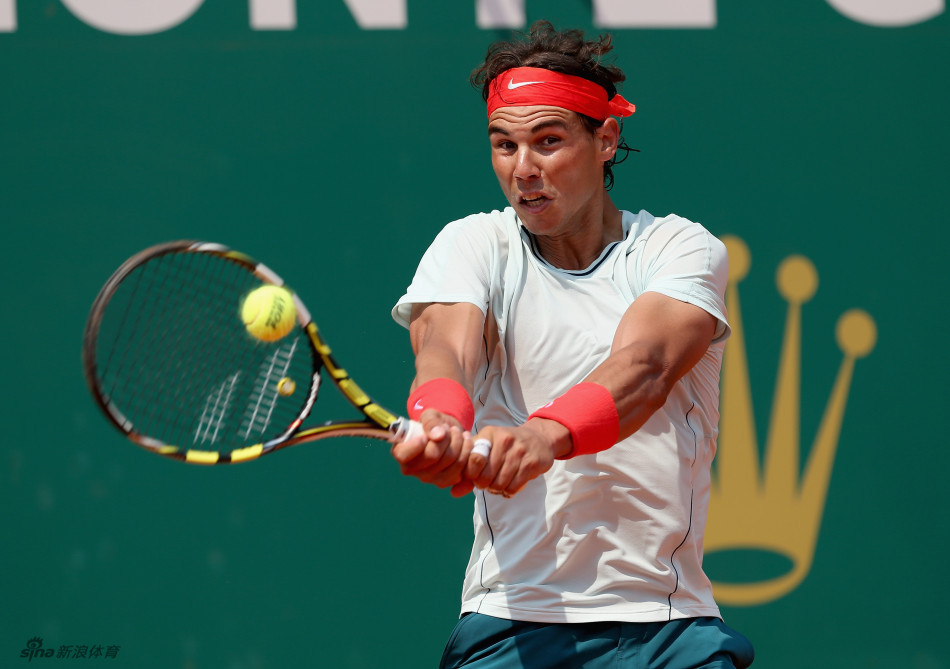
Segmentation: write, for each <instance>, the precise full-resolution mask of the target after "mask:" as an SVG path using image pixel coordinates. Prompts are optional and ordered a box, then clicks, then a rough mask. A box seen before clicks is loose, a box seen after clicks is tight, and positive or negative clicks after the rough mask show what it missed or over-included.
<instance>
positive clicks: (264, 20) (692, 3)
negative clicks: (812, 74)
mask: <svg viewBox="0 0 950 669" xmlns="http://www.w3.org/2000/svg"><path fill="white" fill-rule="evenodd" d="M214 1H215V2H226V1H227V0H214ZM336 1H339V0H336ZM343 1H344V2H345V3H346V6H347V9H349V11H350V14H352V15H353V19H354V20H355V21H356V24H357V25H358V26H359V27H360V28H363V29H364V30H378V29H388V30H404V29H406V28H407V27H408V25H409V18H408V11H407V3H408V2H409V1H410V0H343ZM809 1H812V2H818V1H819V0H809ZM825 1H826V2H827V3H828V4H829V5H830V6H831V7H833V8H834V9H835V10H836V11H838V12H839V13H841V14H843V15H844V16H846V17H848V18H849V19H851V20H853V21H857V22H858V23H863V24H866V25H871V26H878V27H884V28H897V27H902V26H910V25H914V24H917V23H923V22H924V21H929V20H930V19H932V18H934V17H936V16H939V15H940V14H943V13H944V11H946V0H825ZM61 2H62V4H63V5H65V6H66V7H67V8H68V9H69V11H71V12H72V13H73V14H74V15H75V16H76V18H78V19H79V20H81V21H83V22H84V23H86V24H88V25H90V26H92V27H94V28H98V29H99V30H103V31H105V32H109V33H116V34H120V35H147V34H152V33H159V32H163V31H165V30H170V29H171V28H174V27H175V26H177V25H179V24H180V23H182V22H184V21H186V20H187V19H188V18H189V17H190V16H191V15H192V14H194V13H195V11H197V9H198V8H199V7H201V5H203V4H204V2H205V0H135V1H134V2H133V1H132V0H61ZM248 7H249V11H250V16H249V22H250V26H251V28H252V29H254V30H293V29H295V28H296V27H297V0H248ZM592 7H593V17H592V18H593V22H594V25H596V26H598V27H600V28H609V29H622V28H715V27H716V0H592ZM475 21H476V24H477V25H478V27H479V28H485V29H492V28H524V27H525V23H526V21H527V19H526V17H525V0H475ZM16 30H17V0H0V33H9V32H15V31H16Z"/></svg>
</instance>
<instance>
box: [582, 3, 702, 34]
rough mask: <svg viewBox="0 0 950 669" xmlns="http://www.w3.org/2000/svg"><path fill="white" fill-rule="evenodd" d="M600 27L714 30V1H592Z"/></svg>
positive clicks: (597, 23)
mask: <svg viewBox="0 0 950 669" xmlns="http://www.w3.org/2000/svg"><path fill="white" fill-rule="evenodd" d="M594 25H595V26H599V27H601V28H715V27H716V0H637V1H636V2H631V0H594Z"/></svg>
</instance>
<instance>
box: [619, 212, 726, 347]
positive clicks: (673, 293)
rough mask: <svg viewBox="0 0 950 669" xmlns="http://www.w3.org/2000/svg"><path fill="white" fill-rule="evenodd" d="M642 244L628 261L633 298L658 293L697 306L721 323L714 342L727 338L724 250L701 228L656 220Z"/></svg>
mask: <svg viewBox="0 0 950 669" xmlns="http://www.w3.org/2000/svg"><path fill="white" fill-rule="evenodd" d="M641 241H642V243H638V244H635V245H634V247H633V249H632V252H631V253H630V254H629V255H628V258H627V276H628V279H629V280H630V283H631V289H632V290H633V292H634V294H635V295H639V294H641V293H644V292H647V291H650V292H656V293H660V294H662V295H666V296H668V297H672V298H674V299H677V300H680V301H681V302H686V303H688V304H693V305H695V306H698V307H700V308H701V309H703V310H705V311H707V312H708V313H710V314H712V315H713V316H715V317H716V319H718V321H719V325H718V326H717V328H716V338H715V339H714V341H722V340H725V339H726V338H728V336H729V334H730V333H731V329H730V327H729V323H728V317H727V314H726V305H725V292H726V282H727V280H728V275H729V258H728V255H727V253H726V247H725V245H724V244H723V243H722V242H721V241H719V240H718V239H717V238H716V237H715V236H713V235H712V234H711V233H710V232H709V231H708V230H706V229H705V228H704V227H703V226H702V225H700V224H699V223H694V222H692V221H689V220H687V219H685V218H681V217H679V216H668V217H666V218H662V219H656V221H655V222H654V224H653V225H652V226H650V227H649V228H648V229H647V230H646V231H644V234H643V237H642V239H641Z"/></svg>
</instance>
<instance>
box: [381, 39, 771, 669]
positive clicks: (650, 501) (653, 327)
mask: <svg viewBox="0 0 950 669" xmlns="http://www.w3.org/2000/svg"><path fill="white" fill-rule="evenodd" d="M610 50H611V39H610V37H609V36H602V37H600V38H598V39H593V40H588V39H587V38H586V37H585V36H584V34H583V33H582V32H580V31H574V30H567V31H557V30H555V29H554V28H553V26H551V25H550V24H549V23H546V22H541V23H538V24H536V25H535V26H533V27H532V29H531V31H530V33H529V34H528V35H525V36H522V37H520V38H518V39H515V40H513V41H511V42H502V43H497V44H495V45H493V46H492V47H491V48H490V49H489V51H488V55H487V58H486V60H485V62H484V63H483V64H482V66H481V67H480V68H478V69H477V70H476V71H475V73H474V74H473V76H472V81H473V83H474V84H475V85H477V86H481V87H482V91H483V97H484V99H485V101H486V103H487V114H488V123H487V128H488V140H489V143H490V146H491V162H492V167H493V168H494V171H495V174H496V175H497V177H498V183H499V185H500V186H501V189H502V192H503V193H504V195H505V198H506V199H507V203H508V206H507V207H506V208H505V209H504V210H502V211H492V212H491V213H483V214H475V215H472V216H469V217H467V218H464V219H462V220H458V221H455V222H452V223H449V224H448V225H447V226H446V227H445V228H444V229H443V230H442V231H441V232H440V233H439V235H438V236H437V237H436V239H435V240H434V241H433V243H432V245H431V246H430V247H429V249H428V250H427V252H426V253H425V255H424V256H423V258H422V260H421V262H420V264H419V266H418V269H417V271H416V274H415V277H414V278H413V280H412V283H411V285H410V286H409V288H408V290H407V292H406V294H405V295H404V296H403V297H402V298H401V299H400V300H399V301H398V303H397V304H396V306H395V307H394V309H393V316H394V318H395V319H396V320H397V321H398V322H399V323H401V324H403V325H404V326H406V327H408V328H409V334H410V339H411V342H412V347H413V351H414V353H415V362H416V377H415V381H414V383H413V387H412V389H411V396H410V398H409V402H408V410H409V413H410V415H411V416H412V417H414V418H416V419H418V420H420V421H421V422H422V423H423V426H424V427H425V430H426V438H419V439H417V440H412V441H406V442H403V443H399V444H395V445H394V446H393V449H392V453H393V456H394V457H395V459H396V460H397V461H398V463H399V465H400V467H401V469H402V471H403V472H404V473H405V474H408V475H413V476H416V477H418V478H420V479H421V480H422V481H425V482H428V483H432V484H434V485H438V486H441V487H450V488H451V490H452V493H453V494H455V495H465V494H467V493H469V492H471V491H473V490H474V491H475V493H476V494H475V513H474V526H475V527H474V529H475V539H474V546H473V549H472V554H471V559H470V561H469V564H468V568H467V571H466V574H465V579H464V585H463V592H462V607H461V612H462V616H461V618H460V620H459V622H458V625H457V627H456V629H455V631H454V633H453V634H452V636H451V638H450V640H449V642H448V645H447V646H446V648H445V651H444V655H443V659H442V666H443V667H471V668H473V669H474V668H477V669H487V668H495V667H498V668H505V669H509V668H512V667H530V668H535V667H536V668H541V667H544V668H546V669H547V668H551V667H585V668H588V667H589V668H594V669H599V668H602V667H603V668H606V667H638V668H639V667H642V668H644V669H646V668H659V667H664V668H670V669H676V668H680V667H681V668H684V669H685V668H687V667H690V668H695V667H707V668H726V667H746V666H749V665H750V664H751V662H752V659H753V650H752V646H751V644H750V643H749V642H748V641H747V640H746V639H745V638H744V637H743V636H742V635H740V634H739V633H737V632H735V631H733V630H732V629H730V628H729V627H728V626H726V625H725V624H724V623H723V621H722V619H721V617H720V612H719V609H718V607H717V605H716V603H715V601H714V600H713V595H712V589H711V586H710V582H709V580H708V579H707V577H706V576H705V574H704V573H703V569H702V554H703V532H704V529H705V525H706V510H707V505H708V500H709V486H710V463H711V462H712V459H713V455H714V454H715V451H716V436H717V431H718V430H717V425H718V419H719V413H718V392H719V391H718V388H719V371H720V365H721V360H722V352H723V347H724V342H725V340H726V338H727V337H728V336H729V332H730V330H729V325H728V323H727V319H726V310H725V305H724V297H723V296H724V290H725V286H726V275H727V258H726V252H725V248H724V247H723V245H722V244H721V243H720V242H719V241H718V240H717V239H716V238H715V237H713V236H712V235H711V234H710V233H709V232H707V231H706V230H705V229H704V228H703V227H702V226H701V225H699V224H697V223H694V222H691V221H689V220H686V219H684V218H681V217H679V216H675V215H670V216H665V217H662V218H658V217H654V216H653V215H651V214H649V213H647V212H646V211H642V210H641V211H639V212H637V213H632V212H631V211H626V210H621V209H618V207H617V206H616V205H615V204H614V203H613V201H612V199H611V197H610V194H609V189H610V186H611V185H612V183H613V170H612V168H613V165H614V164H615V163H616V162H617V160H618V156H619V157H621V158H622V157H623V156H625V155H626V153H625V152H626V151H627V150H628V149H627V147H626V145H625V143H624V142H623V140H622V138H621V135H620V124H619V122H618V120H617V119H618V118H624V117H627V116H630V115H631V114H633V113H634V111H635V109H634V106H633V105H632V104H630V103H629V102H627V101H626V100H625V99H624V98H623V97H622V96H621V95H619V94H618V93H617V89H616V85H617V84H618V83H620V82H622V81H623V80H624V74H623V73H622V71H621V70H620V69H619V68H617V67H616V66H614V65H612V64H607V63H605V62H604V56H606V55H607V53H608V52H609V51H610ZM473 433H474V434H473Z"/></svg>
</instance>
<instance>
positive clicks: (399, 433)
mask: <svg viewBox="0 0 950 669" xmlns="http://www.w3.org/2000/svg"><path fill="white" fill-rule="evenodd" d="M389 432H390V434H391V435H392V436H390V438H389V441H391V442H393V443H395V442H397V441H408V440H409V439H413V438H415V437H418V436H421V435H424V434H425V430H424V429H423V428H422V423H420V422H418V421H415V420H409V419H408V418H400V419H398V420H397V421H396V422H395V423H393V424H392V425H390V426H389Z"/></svg>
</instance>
